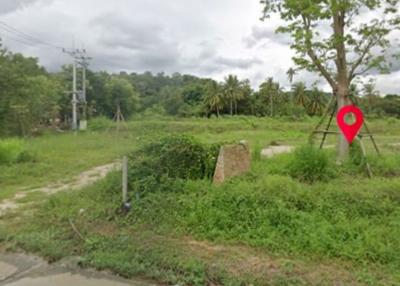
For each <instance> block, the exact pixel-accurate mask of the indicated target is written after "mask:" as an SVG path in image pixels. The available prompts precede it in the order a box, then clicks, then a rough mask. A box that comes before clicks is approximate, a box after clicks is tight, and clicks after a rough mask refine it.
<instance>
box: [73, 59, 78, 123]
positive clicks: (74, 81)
mask: <svg viewBox="0 0 400 286" xmlns="http://www.w3.org/2000/svg"><path fill="white" fill-rule="evenodd" d="M77 93H78V92H77V89H76V60H75V59H74V63H73V64H72V130H77V129H78V112H77V105H78V98H77Z"/></svg>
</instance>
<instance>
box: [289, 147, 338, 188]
mask: <svg viewBox="0 0 400 286" xmlns="http://www.w3.org/2000/svg"><path fill="white" fill-rule="evenodd" d="M288 169H289V174H290V175H291V176H292V177H293V178H296V179H299V180H300V181H302V182H306V183H314V182H316V181H326V180H327V179H329V178H332V177H333V176H334V170H333V167H332V166H331V164H330V162H329V158H328V155H327V154H326V153H325V151H323V150H320V149H317V148H315V147H314V146H313V145H304V146H302V147H300V148H298V149H297V150H296V151H295V153H294V157H293V159H292V160H291V161H290V164H289V166H288Z"/></svg>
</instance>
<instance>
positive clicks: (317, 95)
mask: <svg viewBox="0 0 400 286" xmlns="http://www.w3.org/2000/svg"><path fill="white" fill-rule="evenodd" d="M309 97H310V100H309V104H308V113H309V114H310V115H312V116H313V115H322V114H323V112H324V109H325V106H326V102H325V96H324V93H323V92H322V91H320V90H319V89H318V88H317V87H314V88H313V90H312V91H311V93H310V95H309Z"/></svg>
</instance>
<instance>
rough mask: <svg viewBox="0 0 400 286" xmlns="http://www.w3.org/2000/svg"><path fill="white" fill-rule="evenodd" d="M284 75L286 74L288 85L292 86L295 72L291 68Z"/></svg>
mask: <svg viewBox="0 0 400 286" xmlns="http://www.w3.org/2000/svg"><path fill="white" fill-rule="evenodd" d="M286 74H287V76H288V79H289V82H290V84H292V83H293V78H294V76H295V74H296V71H295V70H294V69H293V68H290V69H289V70H288V71H287V72H286Z"/></svg>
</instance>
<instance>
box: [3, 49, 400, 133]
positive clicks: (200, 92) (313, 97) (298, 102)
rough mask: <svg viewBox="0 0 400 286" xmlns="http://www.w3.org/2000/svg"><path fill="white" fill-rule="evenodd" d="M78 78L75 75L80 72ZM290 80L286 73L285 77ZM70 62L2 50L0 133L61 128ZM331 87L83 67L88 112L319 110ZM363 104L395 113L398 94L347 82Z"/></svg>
mask: <svg viewBox="0 0 400 286" xmlns="http://www.w3.org/2000/svg"><path fill="white" fill-rule="evenodd" d="M78 77H80V75H79V74H78ZM290 79H292V77H291V78H290ZM71 90H72V68H71V66H64V67H63V68H62V70H61V71H60V72H56V73H49V72H48V71H46V70H45V69H44V68H43V67H41V66H39V64H38V60H37V59H34V58H28V57H24V56H23V55H21V54H15V53H12V52H10V51H8V50H6V49H0V135H1V136H12V135H29V134H32V133H33V132H35V130H39V129H40V128H42V127H48V126H53V127H62V126H63V125H64V126H65V127H66V126H68V124H69V120H70V117H71V93H70V91H71ZM330 96H331V95H330V94H328V93H324V92H322V91H321V90H319V89H318V88H317V87H315V86H314V87H311V88H307V87H306V85H305V84H304V83H302V82H295V83H293V85H292V88H291V90H290V91H284V90H283V89H282V87H281V86H280V84H279V83H278V82H276V81H274V80H273V78H267V79H266V80H265V81H264V82H263V83H262V84H261V85H260V87H259V89H258V90H257V91H255V90H253V89H252V88H251V85H250V82H249V80H239V79H238V77H237V76H235V75H229V76H227V77H226V78H225V80H224V81H223V82H217V81H215V80H212V79H205V78H199V77H196V76H192V75H183V74H179V73H174V74H172V75H166V74H164V73H158V74H152V73H150V72H145V73H142V74H137V73H131V74H128V73H126V72H121V73H119V74H110V73H107V72H104V71H101V72H94V71H91V70H89V71H88V72H87V114H88V117H89V118H90V117H95V116H107V117H109V118H112V117H113V116H114V115H115V113H116V110H117V106H120V107H121V110H122V113H123V114H124V116H125V117H126V118H129V117H130V116H132V115H136V114H139V113H144V114H148V115H152V114H160V115H170V116H182V117H189V116H202V117H210V116H222V115H226V116H235V115H253V116H291V117H296V118H299V117H302V116H304V115H308V116H320V115H322V114H323V112H324V109H325V107H326V105H327V103H328V102H329V98H330ZM353 96H354V97H356V98H357V100H358V102H359V105H361V107H362V108H363V109H364V111H365V112H366V113H367V114H368V115H370V116H372V115H377V116H384V115H388V116H395V117H400V96H398V95H387V96H385V97H381V96H380V95H379V93H378V92H377V91H376V90H375V86H374V83H373V82H370V83H368V84H366V85H364V86H363V88H362V89H361V90H357V89H356V88H355V87H353Z"/></svg>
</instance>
